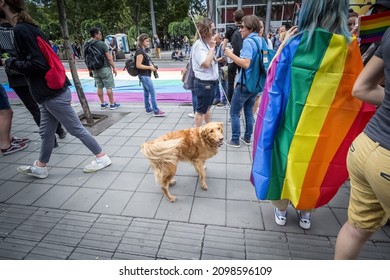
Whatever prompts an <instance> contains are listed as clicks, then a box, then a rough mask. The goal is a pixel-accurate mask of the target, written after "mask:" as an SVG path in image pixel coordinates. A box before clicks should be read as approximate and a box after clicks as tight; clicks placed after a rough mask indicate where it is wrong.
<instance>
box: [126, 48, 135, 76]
mask: <svg viewBox="0 0 390 280" xmlns="http://www.w3.org/2000/svg"><path fill="white" fill-rule="evenodd" d="M136 54H137V52H136V53H135V54H132V55H131V56H130V58H129V59H127V60H126V62H125V67H124V68H123V70H125V69H126V70H127V73H129V75H130V76H133V77H137V76H138V69H137V66H136Z"/></svg>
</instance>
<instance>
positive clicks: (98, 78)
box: [93, 66, 115, 89]
mask: <svg viewBox="0 0 390 280" xmlns="http://www.w3.org/2000/svg"><path fill="white" fill-rule="evenodd" d="M93 77H94V78H95V82H96V87H98V88H106V89H107V88H114V87H115V82H114V76H113V75H112V71H111V67H105V66H103V67H102V68H100V69H98V70H94V71H93Z"/></svg>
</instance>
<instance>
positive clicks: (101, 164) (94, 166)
mask: <svg viewBox="0 0 390 280" xmlns="http://www.w3.org/2000/svg"><path fill="white" fill-rule="evenodd" d="M110 164H111V160H110V158H109V157H108V156H107V155H104V156H102V157H95V159H94V160H93V161H92V163H91V164H88V165H87V166H86V167H84V169H83V171H84V172H85V173H92V172H96V171H98V170H100V169H103V168H105V167H107V166H109V165H110Z"/></svg>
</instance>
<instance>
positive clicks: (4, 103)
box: [0, 85, 11, 110]
mask: <svg viewBox="0 0 390 280" xmlns="http://www.w3.org/2000/svg"><path fill="white" fill-rule="evenodd" d="M7 109H11V105H10V104H9V100H8V96H7V93H6V92H5V89H4V87H3V86H2V85H0V110H7Z"/></svg>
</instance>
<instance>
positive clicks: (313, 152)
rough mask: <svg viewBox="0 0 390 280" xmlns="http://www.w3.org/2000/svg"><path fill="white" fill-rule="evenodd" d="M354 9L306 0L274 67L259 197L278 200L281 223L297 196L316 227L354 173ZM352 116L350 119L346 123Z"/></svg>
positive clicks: (261, 127) (263, 107) (265, 105)
mask: <svg viewBox="0 0 390 280" xmlns="http://www.w3.org/2000/svg"><path fill="white" fill-rule="evenodd" d="M348 9H349V1H348V0H316V1H309V0H306V1H305V0H304V1H303V3H302V6H301V10H300V13H299V22H298V26H293V27H292V28H291V29H289V30H288V31H287V34H286V37H285V40H284V41H283V42H282V44H281V45H280V47H279V49H278V51H277V53H276V56H275V58H274V59H273V61H272V63H271V66H270V69H269V70H268V74H267V80H266V84H265V86H264V92H263V97H262V101H261V104H260V108H259V112H258V117H257V122H256V128H255V134H254V135H255V143H254V147H253V150H254V152H253V168H252V182H253V184H254V186H255V188H256V195H257V197H258V198H259V199H260V200H270V201H271V202H272V204H273V206H274V218H275V222H276V224H278V225H280V226H284V225H285V224H286V221H287V220H286V218H287V208H288V205H289V203H290V202H291V204H292V205H293V207H294V208H295V209H297V210H298V211H297V217H298V223H299V226H300V227H301V228H303V229H306V230H308V229H310V227H311V212H312V210H313V209H314V208H318V207H320V206H322V205H324V204H326V203H328V202H329V201H330V199H332V198H333V196H334V195H335V194H336V193H337V191H338V189H339V188H340V186H341V185H342V184H343V183H344V182H345V180H346V179H347V177H348V172H347V169H346V166H345V157H346V154H347V149H348V146H349V145H350V143H347V142H348V141H351V140H349V139H353V138H350V137H347V136H346V135H347V133H349V131H350V128H351V127H352V126H353V125H355V124H354V123H353V120H354V118H355V117H356V116H358V115H359V111H355V109H354V108H353V107H351V106H352V104H355V106H356V108H358V109H359V108H360V107H361V106H362V103H361V102H360V101H358V100H355V101H354V100H353V98H352V96H351V92H352V86H353V82H354V79H356V78H357V76H358V73H359V71H360V69H361V68H359V62H360V59H359V56H360V54H359V48H358V43H357V41H356V39H353V38H350V33H349V30H348V24H347V23H348ZM351 58H354V59H355V60H357V62H356V67H355V68H354V67H352V65H353V63H355V61H352V60H351ZM360 66H361V67H362V65H360ZM345 77H348V79H347V78H345ZM346 108H348V110H347V109H346ZM351 112H353V114H351V115H348V114H350V113H351ZM347 115H348V116H349V118H350V119H349V121H348V122H347V121H344V120H343V122H342V123H340V121H339V120H340V118H344V117H345V116H347ZM340 116H341V117H340ZM335 127H337V130H338V131H337V132H336V130H335V129H333V131H332V129H330V128H335ZM363 127H364V125H362V127H360V126H359V127H358V128H357V129H356V131H361V130H359V129H360V128H361V129H363ZM354 131H355V130H354ZM335 133H336V134H335ZM340 135H343V136H340ZM348 136H349V135H348ZM335 138H337V140H336V139H335ZM339 173H340V174H339ZM331 174H333V175H331ZM335 174H337V176H336V175H335Z"/></svg>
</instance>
